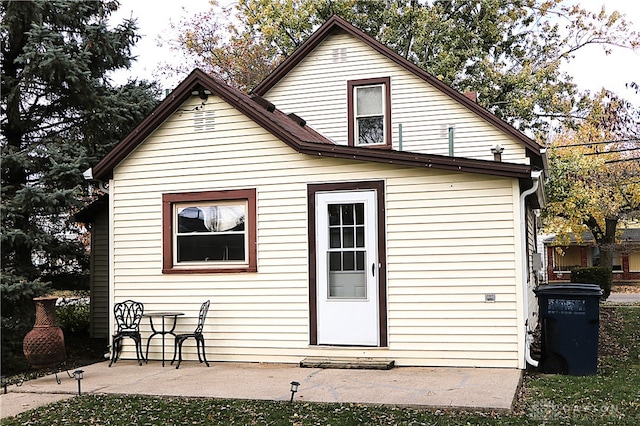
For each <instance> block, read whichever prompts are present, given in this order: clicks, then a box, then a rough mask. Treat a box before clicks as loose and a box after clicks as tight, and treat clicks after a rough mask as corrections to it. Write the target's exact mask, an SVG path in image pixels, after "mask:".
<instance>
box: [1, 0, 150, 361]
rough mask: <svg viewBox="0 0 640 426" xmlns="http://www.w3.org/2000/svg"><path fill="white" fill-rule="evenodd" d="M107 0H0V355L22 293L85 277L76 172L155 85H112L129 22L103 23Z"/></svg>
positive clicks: (81, 186) (25, 310)
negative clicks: (75, 216) (77, 219)
mask: <svg viewBox="0 0 640 426" xmlns="http://www.w3.org/2000/svg"><path fill="white" fill-rule="evenodd" d="M118 6H119V3H118V2H117V1H114V0H101V1H62V0H57V1H52V0H33V1H2V2H0V18H1V20H2V26H1V29H0V37H1V44H2V46H1V52H2V57H1V58H0V59H1V61H2V83H1V87H0V92H1V103H0V108H1V111H2V114H1V116H2V118H1V121H0V125H1V130H2V139H1V140H0V148H1V152H2V188H1V191H2V192H1V197H2V209H1V220H2V222H1V227H2V228H1V261H2V282H1V292H2V361H3V368H4V369H5V370H6V369H7V368H8V367H9V368H10V367H11V365H7V364H8V363H9V364H10V362H9V361H10V360H15V359H16V356H18V357H21V344H22V338H23V337H24V335H25V334H26V332H27V331H28V329H30V328H31V325H32V324H33V320H32V315H33V314H32V311H33V302H32V301H31V298H32V297H34V296H38V295H41V294H43V292H45V291H46V287H47V283H50V282H52V281H56V280H60V279H65V280H66V279H71V278H72V277H77V276H82V275H83V274H84V275H86V271H87V268H88V262H87V258H86V250H85V247H84V246H83V244H82V242H81V239H80V238H79V233H78V227H77V224H75V223H74V221H73V213H74V212H75V211H77V210H78V209H79V208H80V207H81V203H82V202H83V201H86V200H87V195H88V194H87V185H86V183H85V182H84V180H83V176H82V172H83V171H84V170H86V169H88V168H89V166H90V165H91V164H93V163H95V162H96V160H97V159H99V158H101V157H102V156H103V155H104V154H105V153H106V152H108V150H109V149H110V148H112V147H113V146H114V144H115V143H117V142H118V140H119V139H120V138H122V137H123V136H124V135H125V134H126V133H127V132H129V131H130V130H131V129H132V127H133V126H134V125H135V124H136V123H138V122H139V121H140V120H142V119H143V118H144V117H145V116H146V115H147V114H148V113H149V112H150V111H151V109H152V108H153V107H154V106H155V105H156V103H157V100H156V97H157V96H158V95H159V90H158V88H157V86H156V85H155V84H152V83H148V82H145V81H141V82H138V81H130V82H128V83H127V84H125V85H124V86H122V87H117V86H115V85H114V84H113V83H112V82H111V80H110V77H109V76H110V73H111V72H113V71H115V70H118V69H123V68H128V67H129V66H130V64H131V61H132V56H131V47H132V46H133V45H134V44H135V42H136V41H137V40H138V38H139V37H138V36H137V35H136V30H137V27H136V23H135V21H132V20H126V21H124V22H123V23H121V24H120V25H118V26H117V27H115V28H110V27H109V25H108V21H107V20H108V18H109V16H110V15H111V13H112V12H114V11H115V10H117V8H118Z"/></svg>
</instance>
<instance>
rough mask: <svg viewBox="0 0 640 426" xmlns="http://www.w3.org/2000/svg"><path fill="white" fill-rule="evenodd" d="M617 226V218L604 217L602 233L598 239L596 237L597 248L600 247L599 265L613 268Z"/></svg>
mask: <svg viewBox="0 0 640 426" xmlns="http://www.w3.org/2000/svg"><path fill="white" fill-rule="evenodd" d="M617 226H618V219H617V218H613V219H612V218H607V219H605V231H604V235H601V238H600V239H596V243H597V244H598V248H600V266H605V267H607V268H611V269H612V268H613V254H614V252H615V249H616V228H617Z"/></svg>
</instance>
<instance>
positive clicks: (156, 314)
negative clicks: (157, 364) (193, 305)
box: [143, 311, 184, 367]
mask: <svg viewBox="0 0 640 426" xmlns="http://www.w3.org/2000/svg"><path fill="white" fill-rule="evenodd" d="M181 315H184V312H174V311H147V312H145V313H144V314H143V316H145V317H148V318H149V324H150V325H151V331H152V333H151V335H150V336H149V338H148V339H147V356H146V360H147V361H146V362H147V363H148V362H149V343H151V339H152V338H153V337H154V336H157V335H161V336H162V366H163V367H164V341H165V336H166V335H167V334H170V335H172V336H174V337H175V335H176V334H175V333H174V330H175V329H176V322H177V319H178V317H179V316H181ZM154 318H160V321H161V327H160V329H159V330H158V329H156V326H155V324H154V323H153V319H154ZM167 318H173V323H172V324H171V328H170V329H168V330H167V329H166V327H165V322H166V321H165V319H167Z"/></svg>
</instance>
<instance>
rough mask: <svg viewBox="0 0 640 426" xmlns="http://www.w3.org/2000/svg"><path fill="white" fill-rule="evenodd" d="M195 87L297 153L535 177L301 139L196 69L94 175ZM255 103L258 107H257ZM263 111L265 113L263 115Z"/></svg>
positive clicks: (484, 164)
mask: <svg viewBox="0 0 640 426" xmlns="http://www.w3.org/2000/svg"><path fill="white" fill-rule="evenodd" d="M196 86H202V87H204V88H205V89H207V90H210V91H211V92H212V93H214V94H216V95H217V96H220V97H221V98H222V99H224V100H225V101H226V102H228V103H229V104H230V105H232V106H233V107H234V108H236V109H237V110H238V111H240V112H241V113H243V114H244V115H246V116H247V117H249V118H250V119H252V120H254V121H255V122H256V123H258V124H259V125H260V126H262V127H263V128H264V129H265V130H267V131H268V132H270V133H271V134H272V135H274V136H275V137H277V138H278V139H280V140H281V141H283V142H284V143H286V144H287V145H288V146H290V147H291V148H292V149H294V150H295V151H297V152H299V153H302V154H307V155H312V156H321V157H327V158H342V159H349V160H357V161H369V162H376V163H384V164H396V165H404V166H411V167H426V168H434V169H441V170H451V171H459V172H467V173H480V174H486V175H494V176H506V177H512V178H528V177H530V173H531V167H530V166H529V165H524V164H513V163H498V162H495V161H486V160H476V159H469V158H460V157H447V156H441V155H432V154H418V153H412V152H406V151H389V150H374V149H367V148H360V147H350V146H344V145H330V144H323V143H314V142H308V141H302V140H300V139H299V138H297V137H296V136H295V135H292V134H291V133H290V132H288V131H287V130H286V129H283V128H282V127H281V126H279V125H278V124H277V123H276V122H275V121H274V120H272V119H270V118H269V116H270V115H271V113H270V112H267V111H268V110H267V109H265V108H264V107H263V106H262V105H260V104H259V103H258V102H255V100H253V99H251V98H250V97H248V96H246V95H244V94H237V93H235V92H234V90H233V89H231V88H230V87H228V86H226V84H224V83H222V82H219V81H218V80H216V79H214V78H213V77H211V76H208V75H207V74H205V73H204V72H203V71H201V70H199V69H196V70H194V71H193V72H192V73H191V74H190V75H189V76H188V77H187V78H186V79H185V80H184V81H183V82H182V83H181V84H180V85H178V87H177V88H176V89H175V90H174V91H173V92H171V94H170V95H169V96H168V97H167V98H166V99H165V100H164V101H163V102H162V103H161V104H160V105H158V107H156V109H155V110H154V111H153V112H152V113H151V114H150V115H149V116H148V117H147V118H145V119H144V120H143V121H142V122H141V123H140V124H139V125H138V126H136V127H135V128H134V130H133V131H132V132H131V133H130V134H129V135H127V136H126V137H125V138H124V139H123V140H122V142H120V143H119V144H118V145H117V146H116V147H115V148H114V149H113V150H112V151H110V152H109V153H108V154H107V155H106V156H105V157H104V159H102V160H101V161H100V162H99V163H98V164H97V165H96V166H94V167H93V176H94V178H95V179H98V180H107V179H109V178H110V177H112V175H113V169H114V168H115V167H116V166H117V165H118V163H120V162H121V161H122V160H124V159H125V158H126V157H127V156H128V155H129V153H131V152H132V151H133V150H134V149H135V148H136V147H137V146H138V145H139V144H140V143H142V142H143V141H144V140H145V139H146V138H147V136H149V135H150V134H151V133H152V132H153V131H154V130H155V129H156V128H157V127H158V126H159V125H160V124H162V123H163V122H164V121H165V120H166V119H167V118H168V117H169V116H171V114H173V113H174V112H175V110H176V108H178V107H179V106H180V105H181V104H182V103H183V102H184V101H185V100H186V99H188V98H189V97H190V96H192V95H191V91H192V89H193V88H194V87H196ZM254 104H255V105H254ZM263 111H264V112H263Z"/></svg>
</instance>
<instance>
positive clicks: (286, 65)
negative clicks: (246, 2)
mask: <svg viewBox="0 0 640 426" xmlns="http://www.w3.org/2000/svg"><path fill="white" fill-rule="evenodd" d="M339 32H346V33H348V34H350V35H352V36H353V37H355V38H357V39H359V40H360V41H362V42H363V43H365V44H367V45H368V46H369V47H371V48H372V49H374V50H376V51H377V52H379V53H380V54H382V55H384V56H386V57H387V58H389V59H390V60H391V61H393V62H395V63H396V64H398V65H400V66H401V67H403V68H405V69H406V70H408V71H409V72H411V73H413V74H415V75H416V76H418V77H419V78H421V79H422V80H424V81H426V82H427V83H429V84H431V85H432V86H433V87H435V88H436V89H438V90H440V91H441V92H442V93H444V94H445V95H447V96H449V97H450V98H452V99H454V100H456V101H457V102H459V103H460V104H462V105H463V106H465V107H466V108H468V109H469V110H471V111H472V112H474V113H475V114H477V115H479V116H480V117H482V118H483V119H485V120H486V121H488V122H489V123H490V124H492V125H494V126H495V127H497V128H499V129H500V130H502V131H504V132H505V133H507V134H509V135H511V136H513V137H514V138H516V139H517V140H519V141H520V142H522V143H523V144H524V145H525V147H526V148H527V149H529V150H530V151H532V154H534V155H537V156H540V149H541V148H542V147H541V146H540V145H539V144H538V143H537V142H535V141H534V140H532V139H530V138H529V137H527V136H526V135H525V134H524V133H522V132H520V131H519V130H517V129H516V128H514V127H513V126H511V125H510V124H508V123H507V122H505V121H503V120H501V119H500V118H498V117H496V116H495V115H494V114H492V113H491V112H489V111H487V110H486V109H485V108H483V107H482V106H480V105H478V104H477V103H476V102H474V101H472V100H471V99H469V98H467V97H466V96H465V95H463V94H461V93H460V92H458V91H456V90H454V89H453V88H451V87H450V86H448V85H447V84H445V83H443V82H442V81H440V80H438V79H437V78H436V77H434V76H433V75H431V74H429V73H428V72H426V71H424V70H423V69H421V68H420V67H418V66H417V65H415V64H413V63H412V62H410V61H408V60H407V59H405V58H403V57H402V56H400V55H398V54H397V53H396V52H394V51H393V50H391V49H389V48H388V47H386V46H385V45H383V44H382V43H380V42H378V41H377V40H376V39H374V38H373V37H371V36H369V35H368V34H366V33H364V32H362V31H361V30H359V29H357V28H356V27H354V26H353V25H351V24H350V23H348V22H347V21H345V20H343V19H342V18H340V17H338V16H336V15H334V16H332V17H331V18H329V20H327V22H325V23H324V24H323V25H322V26H321V27H320V28H319V29H318V30H317V31H316V32H314V33H313V34H312V35H311V36H310V37H309V38H308V39H307V40H306V41H305V42H304V43H303V44H302V46H300V47H299V48H298V49H297V50H296V51H295V52H294V53H293V54H292V55H291V56H289V57H288V58H287V59H286V60H284V61H283V62H282V63H281V64H280V65H279V66H278V67H277V68H276V69H275V70H274V71H273V72H272V73H271V74H269V76H268V77H267V78H266V79H264V80H263V81H262V82H261V83H260V84H258V86H256V87H255V88H254V89H253V90H252V93H255V94H258V95H260V96H264V95H265V94H266V93H267V92H268V91H269V89H271V88H272V87H273V86H275V85H276V84H277V83H278V81H280V80H281V79H282V78H283V77H284V76H285V75H286V74H287V73H289V71H291V70H292V69H293V68H295V67H296V65H298V63H300V61H302V60H303V59H304V58H305V57H306V56H307V55H308V54H309V53H311V51H312V50H313V49H315V48H316V47H317V46H318V45H319V44H320V43H322V42H323V41H324V40H325V39H326V38H327V37H328V36H329V35H331V34H335V33H339Z"/></svg>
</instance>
